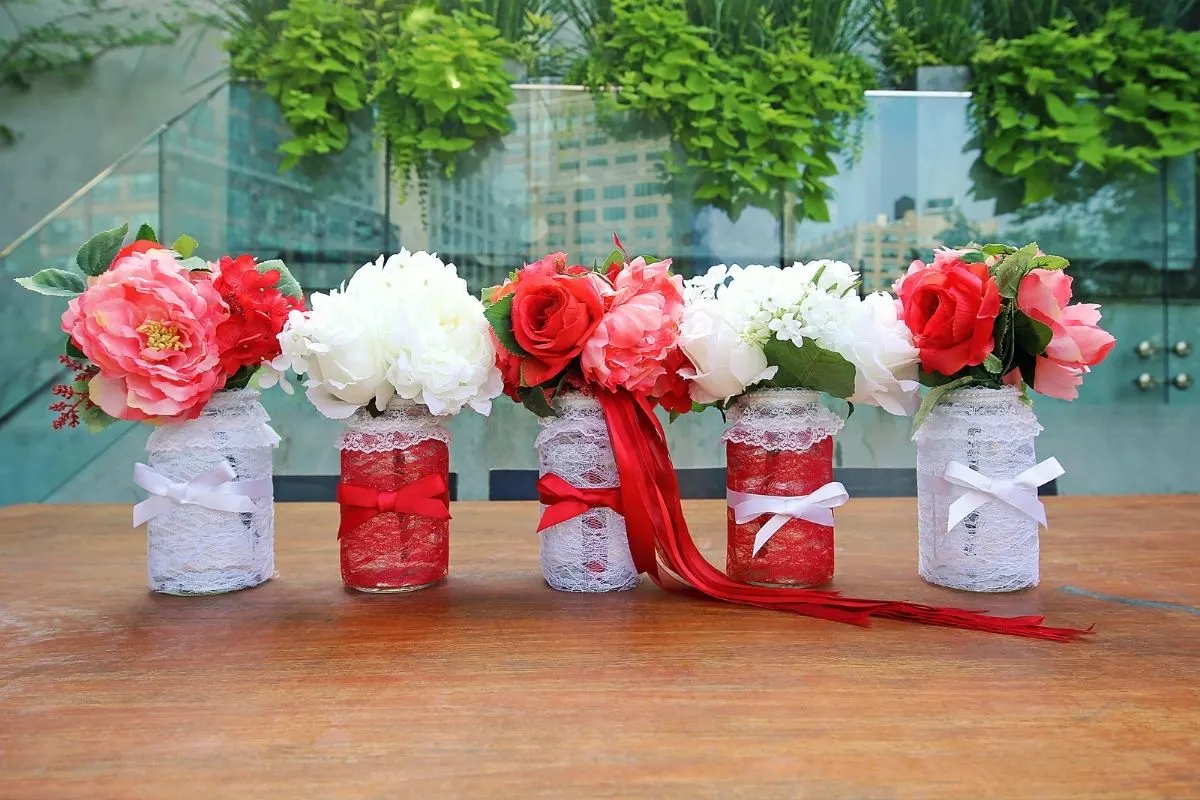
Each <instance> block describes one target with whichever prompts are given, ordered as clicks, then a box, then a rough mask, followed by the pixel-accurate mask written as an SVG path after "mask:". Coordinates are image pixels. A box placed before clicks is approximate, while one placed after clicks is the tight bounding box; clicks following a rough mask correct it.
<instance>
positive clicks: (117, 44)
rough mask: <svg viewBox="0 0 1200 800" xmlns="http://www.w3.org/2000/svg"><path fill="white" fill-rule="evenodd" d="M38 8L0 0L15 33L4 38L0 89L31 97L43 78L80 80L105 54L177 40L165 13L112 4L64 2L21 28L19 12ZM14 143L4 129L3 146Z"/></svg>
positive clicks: (22, 0) (0, 130) (20, 0)
mask: <svg viewBox="0 0 1200 800" xmlns="http://www.w3.org/2000/svg"><path fill="white" fill-rule="evenodd" d="M39 5H42V6H44V5H45V4H39V3H38V2H37V0H0V10H2V11H3V12H4V14H5V17H6V19H7V21H8V22H10V23H11V26H12V33H10V34H6V35H2V36H0V86H10V87H13V88H15V89H19V90H21V91H28V90H29V89H31V88H32V87H33V81H34V80H36V79H37V78H38V77H39V76H42V75H74V74H78V73H80V72H81V71H82V70H84V69H86V68H87V67H88V66H89V65H91V64H92V63H93V62H94V61H95V60H96V59H97V58H99V57H100V56H102V55H104V54H105V53H108V52H111V51H113V50H121V49H125V48H130V47H145V46H148V45H157V44H169V43H171V42H173V41H175V39H176V38H177V37H178V36H179V26H178V24H177V23H176V22H175V21H173V20H172V19H171V18H170V17H169V16H168V15H166V14H164V13H163V12H162V11H154V10H152V9H148V8H138V7H135V6H131V5H130V4H128V3H122V2H112V1H111V0H60V1H59V2H57V3H55V4H53V5H54V9H55V10H54V12H53V13H52V14H51V15H50V16H48V17H47V16H46V13H45V11H44V10H43V9H41V8H38V9H37V10H36V11H35V12H34V13H35V15H36V20H37V21H31V22H29V23H27V24H22V22H21V21H20V16H21V15H20V13H19V10H18V9H19V8H20V7H22V6H25V7H35V6H39ZM163 5H164V6H166V7H168V8H170V7H171V6H172V4H163ZM16 138H17V134H16V131H14V130H13V129H12V128H10V127H9V126H8V125H5V124H4V123H0V144H11V143H13V142H15V141H16Z"/></svg>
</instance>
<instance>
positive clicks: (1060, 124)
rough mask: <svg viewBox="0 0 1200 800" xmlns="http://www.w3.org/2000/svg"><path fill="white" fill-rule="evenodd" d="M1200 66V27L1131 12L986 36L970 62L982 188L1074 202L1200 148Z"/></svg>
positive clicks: (984, 192)
mask: <svg viewBox="0 0 1200 800" xmlns="http://www.w3.org/2000/svg"><path fill="white" fill-rule="evenodd" d="M1197 64H1200V33H1197V32H1186V31H1166V30H1164V29H1162V28H1155V27H1149V26H1147V25H1146V24H1145V21H1144V20H1143V19H1141V18H1139V17H1134V16H1132V15H1131V14H1130V13H1129V12H1128V11H1126V10H1116V11H1109V12H1108V13H1107V14H1106V15H1105V17H1104V20H1103V22H1102V24H1100V25H1098V26H1097V27H1096V28H1094V29H1093V30H1091V31H1090V32H1087V33H1080V32H1078V31H1077V30H1076V28H1075V25H1074V23H1072V22H1071V21H1068V20H1056V21H1055V22H1053V23H1051V24H1050V25H1049V26H1047V27H1043V28H1039V29H1038V30H1037V31H1035V32H1034V33H1032V34H1030V35H1029V36H1026V37H1023V38H1021V39H1013V40H1001V41H997V42H993V43H990V44H985V45H983V46H982V47H980V49H979V50H978V51H977V53H976V54H975V57H974V59H973V61H972V65H971V66H972V71H973V78H972V91H973V98H972V117H973V123H974V125H975V128H976V132H977V136H978V138H979V144H980V146H981V148H982V158H981V163H978V164H976V167H975V168H974V169H973V170H972V172H973V177H974V178H975V179H976V195H977V196H980V197H985V196H996V197H1001V198H1002V199H1004V190H1005V188H1006V187H1005V182H1006V181H1007V182H1009V183H1013V182H1015V183H1016V185H1017V188H1018V189H1019V198H1020V199H1019V202H1020V204H1022V205H1027V204H1030V203H1034V202H1037V201H1039V200H1043V199H1046V198H1050V197H1054V198H1056V199H1059V200H1062V201H1068V202H1069V201H1074V200H1078V199H1080V198H1081V197H1086V196H1088V195H1089V194H1091V193H1093V192H1094V191H1095V190H1096V189H1097V188H1099V187H1100V186H1103V185H1106V184H1109V183H1112V182H1113V181H1114V180H1118V179H1120V178H1122V177H1127V176H1129V175H1131V174H1138V173H1150V174H1153V173H1155V172H1157V170H1158V169H1159V167H1160V165H1161V161H1162V160H1163V159H1169V158H1174V157H1177V156H1183V155H1186V154H1188V153H1191V152H1194V151H1195V150H1197V149H1200V81H1198V80H1197V79H1196V65H1197ZM1016 199H1017V196H1016V195H1014V196H1010V197H1008V198H1007V202H1006V203H1004V204H1003V205H1004V206H1005V207H1004V208H1001V209H998V210H1000V211H1005V210H1010V209H1009V208H1008V206H1010V205H1015V203H1014V201H1016Z"/></svg>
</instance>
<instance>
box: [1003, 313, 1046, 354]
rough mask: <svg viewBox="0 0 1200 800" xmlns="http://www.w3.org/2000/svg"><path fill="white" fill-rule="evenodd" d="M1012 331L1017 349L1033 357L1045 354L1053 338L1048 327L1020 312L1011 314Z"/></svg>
mask: <svg viewBox="0 0 1200 800" xmlns="http://www.w3.org/2000/svg"><path fill="white" fill-rule="evenodd" d="M1013 329H1014V330H1015V332H1016V343H1017V347H1019V348H1020V349H1021V350H1022V351H1024V352H1026V353H1028V354H1030V355H1033V356H1040V355H1042V354H1043V353H1045V352H1046V347H1047V346H1048V345H1049V344H1050V340H1051V339H1053V338H1054V332H1053V331H1052V330H1050V326H1049V325H1046V324H1045V323H1042V322H1038V321H1037V320H1036V319H1033V318H1031V317H1029V316H1027V315H1025V314H1022V313H1020V312H1015V313H1014V314H1013Z"/></svg>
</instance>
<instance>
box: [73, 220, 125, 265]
mask: <svg viewBox="0 0 1200 800" xmlns="http://www.w3.org/2000/svg"><path fill="white" fill-rule="evenodd" d="M127 233H129V223H128V222H127V223H125V224H124V225H122V226H121V227H119V228H113V229H112V230H111V231H104V232H103V233H97V234H96V235H95V236H93V237H92V238H90V239H88V240H87V241H86V242H85V243H84V245H83V247H81V248H79V252H77V253H76V254H75V263H76V264H78V265H79V269H80V270H82V271H83V274H84V275H89V276H92V277H95V276H96V275H103V274H104V273H105V271H107V270H108V268H109V267H110V266H112V262H113V259H114V258H116V257H117V253H119V252H120V251H121V245H122V244H123V243H124V242H125V234H127Z"/></svg>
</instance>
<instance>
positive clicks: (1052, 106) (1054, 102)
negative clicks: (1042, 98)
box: [1046, 94, 1079, 125]
mask: <svg viewBox="0 0 1200 800" xmlns="http://www.w3.org/2000/svg"><path fill="white" fill-rule="evenodd" d="M1046 113H1047V114H1049V115H1050V119H1052V120H1054V121H1055V122H1057V123H1058V124H1059V125H1074V124H1075V123H1076V122H1077V121H1078V119H1079V116H1078V115H1077V114H1076V113H1075V110H1074V109H1072V108H1071V107H1070V106H1068V105H1067V104H1066V103H1064V102H1063V101H1062V98H1060V97H1059V96H1058V95H1053V94H1048V95H1046Z"/></svg>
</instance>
